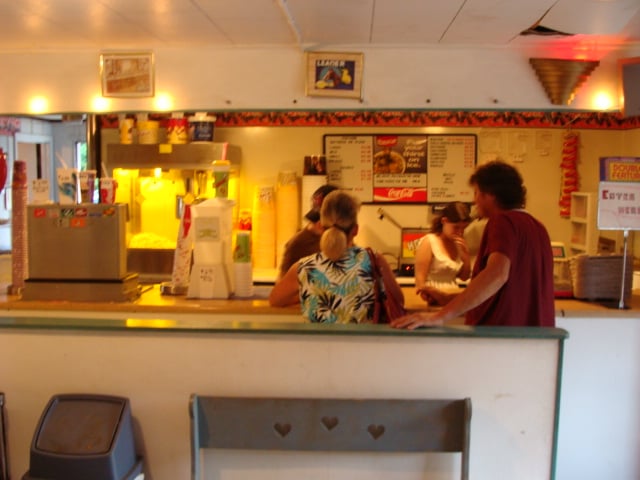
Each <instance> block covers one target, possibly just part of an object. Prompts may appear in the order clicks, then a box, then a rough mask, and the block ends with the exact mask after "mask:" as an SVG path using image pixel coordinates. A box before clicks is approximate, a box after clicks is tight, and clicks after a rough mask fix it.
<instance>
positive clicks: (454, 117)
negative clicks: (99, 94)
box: [101, 110, 640, 130]
mask: <svg viewBox="0 0 640 480" xmlns="http://www.w3.org/2000/svg"><path fill="white" fill-rule="evenodd" d="M210 114H211V115H215V116H216V127H476V128H477V127H485V128H500V127H502V128H575V129H595V130H602V129H606V130H627V129H633V128H640V116H637V117H629V118H625V117H623V115H622V113H620V112H612V113H602V112H544V111H526V112H499V111H464V110H447V111H444V110H443V111H440V110H437V111H433V110H429V111H427V110H384V111H381V110H375V111H367V110H354V111H339V112H335V111H254V112H211V113H210ZM187 115H188V114H187ZM152 117H153V119H156V120H160V121H161V122H162V121H163V120H167V119H168V118H169V117H170V114H168V113H166V114H164V113H163V114H149V118H150V119H151V118H152ZM101 124H102V126H103V127H104V128H114V126H117V124H118V116H117V115H116V114H108V115H101Z"/></svg>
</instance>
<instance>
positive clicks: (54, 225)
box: [27, 203, 127, 280]
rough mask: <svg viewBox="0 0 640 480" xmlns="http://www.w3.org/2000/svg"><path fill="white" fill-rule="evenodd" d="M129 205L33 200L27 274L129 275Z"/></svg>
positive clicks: (69, 276)
mask: <svg viewBox="0 0 640 480" xmlns="http://www.w3.org/2000/svg"><path fill="white" fill-rule="evenodd" d="M126 208H127V206H126V204H123V203H119V204H111V205H108V204H92V203H84V204H83V203H81V204H77V205H60V204H46V205H28V206H27V243H28V246H27V252H28V278H29V279H35V280H120V279H122V278H124V277H125V276H126V275H127V256H126Z"/></svg>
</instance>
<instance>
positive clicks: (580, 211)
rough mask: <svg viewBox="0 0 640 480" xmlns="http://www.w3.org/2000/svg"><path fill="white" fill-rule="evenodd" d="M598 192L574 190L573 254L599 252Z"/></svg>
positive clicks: (593, 253) (572, 199) (572, 196)
mask: <svg viewBox="0 0 640 480" xmlns="http://www.w3.org/2000/svg"><path fill="white" fill-rule="evenodd" d="M597 198H598V197H597V193H595V192H573V193H572V194H571V217H570V221H571V243H570V244H569V248H570V250H571V254H572V255H578V254H580V253H586V254H588V255H595V254H596V253H597V252H598V235H599V232H598V228H597V225H598V223H597V221H598V211H597V203H596V202H597Z"/></svg>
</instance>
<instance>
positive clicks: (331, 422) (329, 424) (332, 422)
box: [320, 417, 339, 431]
mask: <svg viewBox="0 0 640 480" xmlns="http://www.w3.org/2000/svg"><path fill="white" fill-rule="evenodd" d="M320 421H321V422H322V424H323V425H324V426H325V428H326V429H327V430H329V431H331V430H333V429H334V428H336V427H337V426H338V423H339V422H338V417H322V418H321V419H320Z"/></svg>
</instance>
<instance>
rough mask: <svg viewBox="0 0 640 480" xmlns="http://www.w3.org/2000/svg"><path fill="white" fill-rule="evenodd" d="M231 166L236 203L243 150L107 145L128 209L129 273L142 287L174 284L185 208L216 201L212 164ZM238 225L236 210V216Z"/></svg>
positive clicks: (108, 162) (209, 145) (109, 166)
mask: <svg viewBox="0 0 640 480" xmlns="http://www.w3.org/2000/svg"><path fill="white" fill-rule="evenodd" d="M215 160H229V161H230V163H231V172H230V180H229V193H228V196H229V198H231V199H235V200H236V205H237V200H238V172H239V164H240V149H239V148H238V147H234V146H231V145H229V144H227V143H213V142H202V143H190V144H185V145H169V144H156V145H141V144H132V145H123V144H115V143H114V144H109V145H107V149H106V159H105V162H104V167H105V170H106V172H107V174H108V175H111V176H113V177H114V178H115V180H116V182H117V190H116V202H119V203H120V202H121V203H126V204H127V205H128V215H127V224H126V225H127V226H126V239H127V269H128V270H129V271H132V272H138V273H139V274H140V281H143V282H161V281H164V280H168V279H170V278H171V270H172V267H173V256H174V252H175V248H176V242H177V237H178V229H179V226H180V217H181V214H182V207H183V205H184V204H185V203H191V202H194V201H196V200H200V199H206V198H212V197H213V196H214V195H215V189H214V188H213V175H212V162H213V161H215ZM233 215H234V220H235V219H237V207H236V208H235V211H234V212H233Z"/></svg>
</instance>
